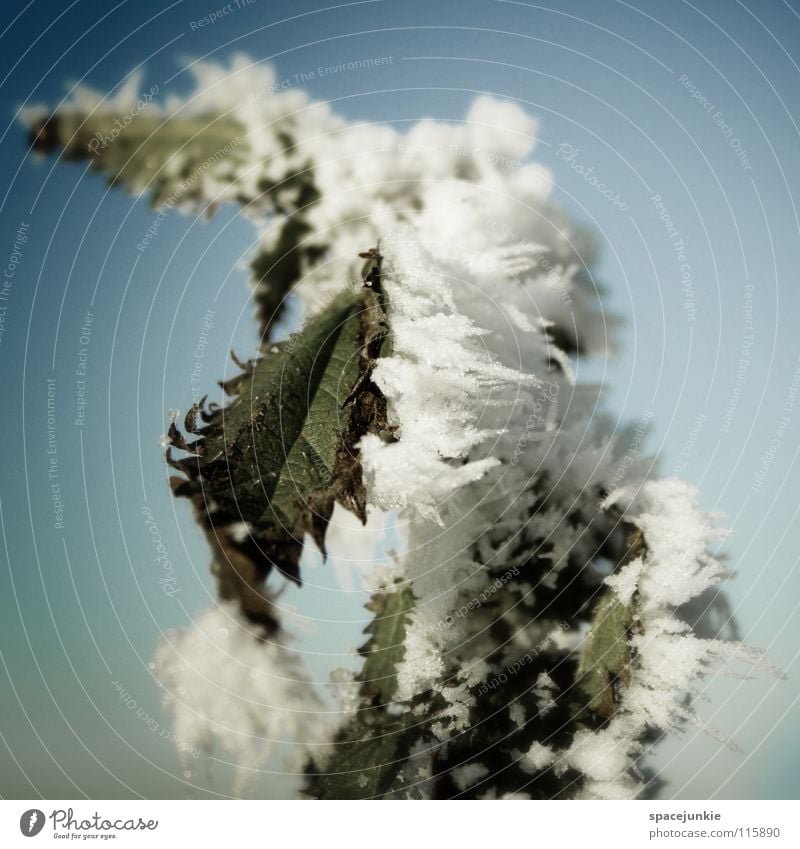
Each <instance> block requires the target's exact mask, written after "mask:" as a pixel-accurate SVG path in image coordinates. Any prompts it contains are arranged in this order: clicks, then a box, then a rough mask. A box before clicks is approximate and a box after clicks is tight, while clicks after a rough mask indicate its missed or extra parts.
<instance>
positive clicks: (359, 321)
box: [168, 289, 385, 618]
mask: <svg viewBox="0 0 800 849" xmlns="http://www.w3.org/2000/svg"><path fill="white" fill-rule="evenodd" d="M381 327H383V312H382V310H381V308H380V306H379V305H378V303H377V301H376V298H375V296H374V294H373V293H372V292H371V291H370V290H368V289H361V290H358V291H346V292H343V293H341V294H340V295H339V296H337V297H336V298H335V299H334V300H333V301H332V302H331V303H330V304H329V305H328V307H327V308H326V309H325V310H324V311H323V312H322V313H320V314H319V315H317V316H315V317H314V318H312V319H311V320H309V321H308V323H307V324H306V325H305V327H303V329H302V330H301V331H300V332H298V333H296V334H294V335H293V336H292V337H291V338H290V339H289V340H287V341H285V342H281V343H278V344H276V345H274V346H272V348H271V349H270V350H269V352H268V353H267V354H266V355H265V356H263V357H261V358H259V359H257V360H255V361H252V362H249V363H247V364H246V365H244V366H243V372H242V373H241V374H240V375H238V376H237V377H235V378H234V379H233V380H231V381H228V383H226V384H225V388H226V391H228V392H229V393H231V394H235V396H236V397H235V398H234V400H232V401H231V402H230V403H229V404H228V405H227V406H226V407H224V408H219V407H216V408H212V409H211V410H210V411H209V412H206V411H204V410H201V409H200V408H197V407H195V408H192V410H190V411H189V414H188V415H187V416H186V421H185V427H186V430H187V431H189V432H190V433H192V434H196V435H197V436H198V437H199V438H198V439H197V440H195V441H193V442H188V441H187V440H186V438H185V437H184V436H183V434H181V433H180V432H179V431H178V429H177V428H176V427H175V426H174V425H172V427H171V428H170V432H169V437H170V441H171V444H172V445H173V446H175V447H177V448H179V449H182V450H185V451H188V452H189V453H190V455H191V456H189V457H185V458H183V459H177V460H176V459H174V458H173V457H172V453H171V451H169V452H168V459H169V462H170V463H171V465H173V466H174V467H175V468H177V469H179V470H180V471H182V472H183V473H184V475H185V477H183V478H173V489H174V491H175V493H176V494H177V495H183V496H187V497H190V498H191V499H192V500H193V502H194V504H195V507H196V510H197V514H198V517H199V518H200V519H201V521H202V522H203V523H204V525H205V526H206V529H207V531H208V532H209V536H210V537H213V538H214V540H215V541H216V542H217V543H218V544H219V545H220V546H221V549H222V551H221V553H222V554H224V555H225V556H224V557H223V558H220V557H217V572H218V577H219V580H220V589H221V594H222V595H223V597H235V598H239V599H240V601H242V603H243V607H244V609H245V612H246V613H248V614H250V615H251V618H258V615H257V614H258V609H259V604H258V598H257V596H258V587H259V586H260V585H261V584H263V581H264V580H265V579H266V577H267V576H268V575H269V573H270V571H271V570H272V569H273V567H274V568H277V569H278V570H279V571H280V572H282V573H283V574H284V575H286V576H288V577H290V578H292V579H293V580H295V581H297V582H298V583H299V582H300V575H299V566H298V563H299V560H300V556H301V554H302V549H303V537H304V535H305V534H306V533H310V534H312V535H313V537H314V539H315V540H316V542H317V544H318V546H319V548H320V549H321V550H322V551H323V552H324V537H325V530H326V528H327V524H328V521H329V519H330V515H331V513H332V511H333V507H334V504H335V503H336V502H337V501H338V502H339V503H341V504H342V505H343V506H345V507H346V508H347V509H349V510H352V511H353V512H354V513H355V514H356V515H358V516H359V517H360V518H361V519H362V521H363V520H365V519H366V504H365V493H364V484H363V481H362V477H361V466H360V463H359V458H358V449H357V444H358V442H359V440H360V439H361V437H362V436H363V435H364V433H366V432H367V431H368V430H370V429H379V428H380V427H381V425H382V422H383V420H384V418H385V406H384V402H383V398H382V396H381V395H380V392H379V391H378V390H377V388H376V387H375V386H374V385H373V384H372V382H371V381H370V380H369V373H370V370H371V367H372V364H373V360H374V356H376V355H377V348H376V344H375V342H374V340H375V339H376V338H377V339H378V340H380V332H379V329H380V328H381ZM376 334H377V335H376ZM198 417H199V418H200V419H202V421H203V422H204V423H203V425H202V426H199V427H198V426H197V420H198ZM220 540H221V542H220ZM231 555H232V556H231ZM221 561H222V562H221ZM227 561H234V562H233V563H229V562H227ZM242 561H244V563H245V564H249V566H247V567H246V568H244V569H243V568H242ZM254 596H255V597H254Z"/></svg>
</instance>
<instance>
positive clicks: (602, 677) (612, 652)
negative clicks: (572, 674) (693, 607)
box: [577, 529, 645, 719]
mask: <svg viewBox="0 0 800 849" xmlns="http://www.w3.org/2000/svg"><path fill="white" fill-rule="evenodd" d="M644 552H645V543H644V537H643V535H642V533H641V531H639V530H638V529H633V530H631V531H630V532H629V534H628V539H627V550H626V553H625V556H624V557H623V558H622V560H621V562H620V565H621V566H622V565H624V564H625V563H628V562H630V561H631V560H633V559H635V558H636V557H640V556H642V554H643V553H644ZM635 614H636V602H635V595H634V598H632V599H631V601H629V602H628V603H626V604H623V602H621V601H620V599H619V597H618V596H617V594H616V593H615V592H614V591H613V590H605V591H604V592H603V593H602V594H601V595H600V597H599V598H598V600H597V601H596V602H595V604H594V606H593V607H592V613H591V622H592V624H591V628H590V630H589V633H588V634H587V636H586V640H585V641H584V644H583V650H582V652H581V658H580V662H579V663H578V670H577V679H578V689H579V691H580V692H581V694H582V695H583V696H584V698H585V699H586V703H587V706H588V707H589V708H590V710H592V711H594V712H595V713H596V714H598V715H599V716H600V717H602V718H603V719H610V718H611V717H612V716H613V715H614V714H615V713H616V710H617V706H618V704H619V699H620V693H621V689H622V688H623V687H627V686H629V684H630V664H631V660H632V657H631V647H630V638H631V632H632V629H633V628H634V627H636V625H637V620H636V615H635Z"/></svg>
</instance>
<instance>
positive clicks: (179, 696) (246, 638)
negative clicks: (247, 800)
mask: <svg viewBox="0 0 800 849" xmlns="http://www.w3.org/2000/svg"><path fill="white" fill-rule="evenodd" d="M154 662H155V666H156V676H157V677H158V679H159V681H160V682H161V683H162V685H163V687H164V692H165V694H166V695H165V704H166V706H167V707H168V708H169V709H170V710H171V712H172V713H173V715H174V731H175V736H176V738H177V739H178V740H179V741H180V745H181V747H183V748H185V747H192V748H194V749H197V750H201V751H206V752H210V751H212V750H213V749H214V748H215V746H219V747H220V748H221V749H222V750H224V751H226V752H227V753H229V754H230V755H232V756H233V758H234V760H235V762H236V764H237V765H238V766H239V773H238V776H237V780H236V784H235V786H234V792H235V793H236V794H237V795H240V794H241V792H242V791H243V790H244V789H245V786H246V784H247V778H248V775H249V774H250V772H251V771H252V770H254V769H256V768H257V767H258V766H259V764H260V763H262V762H263V760H264V759H265V758H266V757H268V755H269V754H270V753H271V752H272V751H273V750H274V749H275V747H276V746H278V745H280V744H289V745H292V746H295V747H299V750H300V751H301V752H302V751H304V750H306V749H307V748H310V750H311V751H312V753H313V751H314V748H315V747H316V746H319V745H320V744H322V743H324V741H325V739H326V735H327V733H328V729H327V727H326V725H325V723H323V721H322V720H321V719H320V715H319V711H320V709H321V706H322V702H321V700H320V699H319V697H318V695H317V694H316V692H315V691H314V689H313V685H312V683H311V682H310V680H309V677H308V674H307V672H306V671H305V669H304V667H303V664H302V663H301V661H300V660H299V659H298V657H297V655H295V654H294V653H293V652H291V651H290V650H289V649H288V648H286V646H285V645H283V644H282V643H281V642H278V641H275V640H274V639H273V640H267V641H264V640H261V639H259V636H258V630H257V629H256V628H255V627H254V626H253V625H251V624H249V623H248V622H247V621H246V620H244V619H243V617H242V616H241V614H240V613H239V612H238V607H237V606H236V605H234V604H227V605H219V606H218V607H213V608H210V609H208V610H205V611H203V612H202V613H200V614H199V615H198V616H197V617H196V618H195V620H194V622H193V623H192V625H191V626H189V627H188V628H186V629H184V630H182V631H179V632H175V633H172V634H170V635H168V636H167V638H166V639H165V640H164V641H163V642H162V644H161V645H160V646H159V647H158V649H157V651H156V654H155V657H154ZM297 750H298V749H296V751H297Z"/></svg>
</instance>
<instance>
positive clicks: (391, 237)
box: [26, 57, 774, 799]
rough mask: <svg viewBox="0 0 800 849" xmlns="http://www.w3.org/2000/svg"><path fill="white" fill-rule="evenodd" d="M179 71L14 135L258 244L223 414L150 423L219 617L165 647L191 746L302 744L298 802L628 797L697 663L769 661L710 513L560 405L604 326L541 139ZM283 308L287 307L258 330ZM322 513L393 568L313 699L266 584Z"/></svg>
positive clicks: (504, 123) (258, 754)
mask: <svg viewBox="0 0 800 849" xmlns="http://www.w3.org/2000/svg"><path fill="white" fill-rule="evenodd" d="M192 69H193V72H194V74H195V76H196V79H197V88H196V91H195V93H194V94H193V95H192V96H190V97H188V98H186V99H184V100H167V101H166V103H165V104H163V105H159V104H156V103H155V102H153V101H152V99H150V100H148V101H146V102H142V101H139V102H138V103H137V102H136V90H137V86H138V80H136V79H133V80H132V81H131V82H129V83H127V84H126V85H125V86H124V87H123V89H122V90H121V91H120V93H119V94H118V95H116V96H115V97H114V98H113V99H109V98H106V97H102V96H100V95H98V94H96V93H93V92H91V91H89V90H86V89H83V88H81V89H77V90H76V91H74V93H73V95H72V97H71V99H70V100H69V101H68V102H66V103H65V104H64V105H62V106H61V107H60V108H59V109H58V110H57V111H56V113H55V114H53V115H49V116H47V115H46V113H41V112H38V113H35V112H29V113H28V114H27V115H26V120H27V121H28V123H29V126H30V127H31V133H32V143H33V146H34V148H35V149H38V150H42V151H45V152H47V151H52V150H56V149H60V150H61V156H62V157H63V158H65V159H88V160H89V161H90V162H91V165H92V167H93V168H95V169H97V170H99V171H102V172H104V173H106V174H108V175H109V177H110V180H111V182H112V183H113V184H115V185H120V186H123V187H125V188H127V189H128V190H129V191H132V192H134V193H137V194H141V193H149V194H150V195H151V196H152V198H153V203H154V205H155V206H156V207H157V208H159V209H160V210H161V211H162V213H164V214H165V212H166V211H167V210H168V209H170V208H172V207H176V208H180V209H184V210H187V211H191V212H196V211H198V210H207V209H208V208H211V209H213V208H215V207H216V206H217V205H219V204H222V203H236V204H240V205H241V207H242V209H243V211H244V213H245V214H246V215H248V216H249V217H251V218H252V219H253V220H254V221H255V222H256V223H257V224H258V226H259V227H260V231H261V235H260V242H259V246H258V248H257V250H255V252H254V254H253V256H252V259H251V268H252V272H253V290H252V296H253V301H254V303H255V305H256V310H257V319H258V321H259V323H260V328H261V339H262V344H261V349H260V352H259V354H258V356H257V357H255V358H254V359H252V360H250V361H249V362H246V363H238V365H239V367H240V373H239V374H238V375H237V376H236V377H235V378H234V379H232V380H229V381H227V382H226V383H225V384H224V388H225V391H226V392H227V394H228V395H229V396H230V400H229V402H228V403H227V404H226V405H225V406H216V405H209V406H208V407H206V406H205V405H204V404H199V405H195V406H193V407H192V408H191V410H190V411H189V413H188V415H187V416H186V418H185V421H184V422H183V426H182V428H179V427H178V426H176V424H175V423H172V424H171V426H170V429H169V432H168V435H167V439H168V442H169V448H168V450H167V461H168V463H169V464H170V466H172V467H173V469H174V470H175V471H176V472H177V474H175V475H174V476H173V477H172V478H171V484H172V488H173V491H174V493H175V495H176V496H179V497H185V498H188V499H191V501H192V503H193V505H194V510H195V514H196V517H197V520H198V521H199V523H200V524H201V525H202V527H203V528H204V530H205V533H206V536H207V538H208V542H209V544H210V546H211V548H212V551H213V562H212V567H211V568H212V571H213V574H214V575H215V577H216V581H217V585H218V588H219V599H220V601H219V604H218V606H216V607H214V608H213V609H211V610H208V611H206V612H203V613H200V614H199V615H198V616H197V617H196V618H195V620H194V622H193V624H192V626H191V627H190V628H188V629H187V630H185V631H183V632H178V633H172V634H170V635H169V636H168V637H167V638H166V639H165V641H164V643H163V644H162V646H161V647H160V648H159V649H158V651H157V654H156V667H157V670H158V675H159V678H160V681H161V682H162V684H163V686H164V691H165V693H167V694H168V695H167V704H168V705H169V707H170V708H171V710H172V711H173V713H174V721H175V736H176V738H177V739H178V740H180V741H181V746H182V748H184V749H186V748H187V747H195V748H200V749H205V750H211V749H214V748H221V749H227V750H228V751H229V754H230V755H232V756H233V757H234V759H235V760H236V762H238V763H239V764H241V765H242V770H241V772H242V776H246V775H247V774H250V773H251V772H252V771H253V768H254V767H257V766H258V765H259V764H260V763H261V759H262V758H263V757H264V756H265V753H266V751H267V750H268V749H269V748H270V746H274V745H275V744H276V743H281V742H283V743H287V742H288V743H293V744H294V750H295V751H301V752H302V753H303V754H302V759H303V767H302V770H301V771H302V773H303V775H304V781H303V787H302V790H301V793H302V795H304V796H308V797H315V798H375V797H392V798H451V797H456V796H458V797H479V798H489V799H491V798H508V797H522V798H527V797H530V798H539V799H549V798H554V797H558V798H576V797H577V798H596V797H600V798H620V797H622V798H629V797H634V796H637V795H641V794H643V793H646V792H651V791H652V789H653V785H654V783H653V782H648V778H647V774H646V772H645V771H644V770H643V767H642V764H641V760H642V756H643V754H645V753H646V751H647V750H649V748H650V746H651V745H652V743H653V741H655V740H656V739H657V738H658V737H660V736H661V735H662V734H663V733H665V732H668V731H671V730H673V729H676V728H679V727H681V726H683V725H684V724H686V723H690V724H693V725H698V726H703V727H705V726H704V725H703V723H702V722H701V720H700V719H699V718H698V717H697V716H696V714H695V711H694V709H693V707H692V696H693V695H695V694H697V693H699V692H700V687H701V678H702V676H703V675H704V673H706V672H707V671H709V669H711V668H712V667H713V668H715V669H719V670H720V671H725V667H727V666H729V665H730V663H731V662H732V661H739V662H741V663H743V664H744V667H745V668H746V669H752V668H753V667H756V666H761V667H766V664H765V662H764V661H763V658H762V657H761V655H760V654H759V653H758V652H756V651H754V650H751V649H746V648H745V647H743V646H742V645H741V644H740V643H738V642H733V641H728V640H727V639H725V637H727V636H730V628H731V623H730V619H729V618H728V617H727V615H726V613H725V608H724V605H722V604H720V601H719V600H720V596H719V588H718V585H719V583H720V581H721V579H722V578H723V567H722V566H721V565H720V563H719V562H718V561H717V560H716V559H715V557H714V556H713V555H712V553H711V552H710V549H711V548H713V547H715V546H717V545H718V541H719V539H720V537H721V536H722V533H721V532H720V531H719V530H718V529H717V528H716V527H715V525H714V521H713V520H714V517H710V516H708V515H705V514H703V513H701V512H699V511H698V509H697V508H696V506H695V498H696V493H695V491H694V489H693V488H692V487H691V486H689V485H688V484H686V483H682V482H680V481H678V480H675V479H668V480H655V479H650V477H649V471H650V469H651V467H652V463H651V462H650V461H645V460H643V459H642V458H640V457H639V456H637V452H636V451H635V450H631V449H630V444H631V440H632V436H631V433H630V432H622V433H616V434H615V433H614V430H613V427H612V424H611V421H610V419H609V418H608V417H607V416H605V415H603V414H602V413H601V411H600V409H599V406H598V397H597V392H596V390H595V389H594V388H593V387H589V386H581V385H576V382H575V379H574V371H573V365H574V362H575V358H577V357H578V356H590V355H598V354H599V355H602V354H603V353H604V352H605V350H606V346H607V341H608V337H609V333H610V322H609V320H608V319H607V317H606V316H605V315H604V313H603V311H602V308H601V304H600V302H599V300H598V289H597V288H596V287H595V286H594V285H593V281H592V278H591V276H590V273H589V268H590V266H591V263H592V244H591V240H590V239H588V238H587V237H586V235H585V234H584V233H582V232H581V231H580V229H578V228H576V227H575V226H574V225H573V224H572V223H571V222H570V221H569V220H568V218H567V217H566V216H565V215H564V214H562V213H561V212H559V211H558V210H557V209H554V208H553V207H552V206H551V205H550V204H549V202H548V195H549V194H550V192H551V188H552V184H551V180H550V176H549V173H548V171H547V170H546V169H545V168H543V167H540V166H538V165H535V164H524V165H523V164H521V160H523V158H525V157H527V156H528V154H529V153H530V151H531V149H532V147H533V144H534V135H535V129H536V125H535V122H534V121H533V120H532V119H531V118H530V117H529V116H527V115H526V114H525V113H524V112H523V111H522V110H521V109H520V108H519V107H518V106H517V105H515V104H513V103H510V102H505V101H501V100H497V99H494V98H491V97H487V96H480V97H478V98H477V99H476V100H475V101H474V103H473V104H472V106H471V108H470V109H469V112H468V113H467V116H466V118H465V120H464V121H463V122H460V123H444V122H438V121H432V120H422V121H419V122H418V123H416V124H414V125H413V126H411V127H410V128H408V129H407V131H406V132H405V133H404V134H401V133H399V132H397V131H396V130H395V129H393V128H391V127H388V126H383V125H374V124H353V123H348V122H346V121H345V120H343V119H342V118H340V117H337V116H336V115H334V114H332V112H331V111H330V109H329V108H328V106H327V105H325V104H323V103H318V102H313V101H312V100H310V99H309V98H308V97H307V96H306V95H305V94H304V93H302V92H301V91H298V90H291V89H290V90H287V91H284V92H280V93H273V92H274V91H275V82H276V79H275V75H274V73H273V72H272V70H271V69H270V68H268V67H265V66H264V65H263V64H253V63H251V62H250V61H249V60H247V59H246V58H244V57H237V58H236V59H235V60H234V62H233V65H232V67H230V68H225V67H221V66H219V65H216V64H213V63H210V62H198V63H195V64H193V65H192ZM265 92H269V93H270V94H269V96H266V95H265V94H264V93H265ZM114 128H117V129H118V132H116V133H112V131H113V129H114ZM162 213H160V215H161V214H162ZM159 220H160V219H159ZM151 235H152V234H151ZM288 299H294V300H295V301H296V302H298V303H300V304H302V315H303V318H302V322H301V323H300V325H299V327H297V328H296V331H295V332H294V333H292V334H291V335H290V336H289V338H288V339H287V338H283V339H278V338H277V335H276V329H275V328H276V325H278V326H280V325H279V324H278V322H279V320H280V319H281V318H282V317H283V316H284V314H285V305H286V303H287V300H288ZM341 511H349V512H350V513H352V514H353V515H354V516H356V517H357V518H358V519H359V520H360V521H361V522H362V523H366V524H367V526H368V527H369V526H370V525H374V527H375V528H376V533H380V529H381V528H383V527H384V526H385V517H386V515H387V514H389V515H391V516H393V517H394V519H395V523H396V525H397V527H398V528H401V529H402V530H403V533H404V550H403V553H402V554H401V555H400V556H399V557H398V558H397V563H396V565H395V567H394V568H392V569H391V570H388V569H386V568H383V569H376V570H375V574H374V576H373V580H374V581H375V586H376V589H375V591H374V593H373V595H372V597H371V598H370V600H369V602H368V605H367V608H368V610H369V611H371V612H372V614H374V618H373V619H372V621H371V624H370V625H369V626H368V628H367V629H366V633H367V639H366V642H365V643H364V645H363V646H362V647H361V648H360V654H361V655H362V656H363V664H362V666H361V669H360V672H358V674H356V675H353V674H348V673H346V672H344V671H342V670H333V671H332V681H333V687H334V689H335V690H336V691H337V692H338V694H339V699H338V702H337V705H338V707H337V708H336V709H332V707H331V705H330V704H329V703H327V702H326V697H325V695H324V694H323V693H321V692H319V691H318V689H317V687H316V686H315V685H314V684H313V683H312V681H311V677H310V675H309V673H308V672H307V671H306V670H305V668H304V664H303V662H302V658H301V656H300V654H298V653H297V652H296V651H295V650H294V649H293V648H292V646H291V640H290V638H289V636H288V634H287V632H286V630H285V628H284V627H283V626H282V622H281V618H282V617H281V607H280V604H279V603H278V595H279V593H280V589H281V587H280V585H281V583H284V582H286V581H293V582H296V583H298V584H299V583H300V581H301V572H300V564H301V560H302V555H303V551H304V548H306V547H308V546H316V547H317V548H318V549H319V550H320V551H321V552H323V553H324V552H325V550H326V533H327V530H328V528H329V523H330V521H331V518H332V516H333V514H334V513H336V514H337V515H342V512H341ZM337 539H338V540H339V542H338V543H337V544H340V545H341V544H342V539H344V543H343V544H344V545H347V539H346V537H343V535H341V534H340V535H338V537H337ZM692 603H693V606H692ZM687 605H689V606H688V607H687ZM342 648H344V646H343V647H342ZM773 671H774V670H773ZM730 674H737V673H733V672H731V673H730ZM242 789H243V785H242V786H240V787H239V788H238V790H242Z"/></svg>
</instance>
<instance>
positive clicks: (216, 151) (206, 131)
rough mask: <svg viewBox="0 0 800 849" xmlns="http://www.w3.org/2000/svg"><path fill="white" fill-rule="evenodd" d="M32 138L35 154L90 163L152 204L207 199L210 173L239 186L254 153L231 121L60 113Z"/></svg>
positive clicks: (33, 131) (32, 130)
mask: <svg viewBox="0 0 800 849" xmlns="http://www.w3.org/2000/svg"><path fill="white" fill-rule="evenodd" d="M30 135H31V143H32V145H33V148H34V150H37V151H41V152H44V153H52V152H54V151H55V150H57V149H59V148H62V149H63V154H62V156H63V158H64V159H67V160H86V159H88V160H89V161H90V162H91V167H92V169H93V170H95V171H100V172H102V173H105V174H107V175H108V177H109V181H110V183H111V184H112V185H121V186H124V187H125V188H127V189H128V190H130V191H131V192H134V193H136V194H139V193H141V192H144V191H148V192H150V193H151V194H152V198H153V205H154V206H161V205H165V204H166V205H169V206H175V205H178V204H180V203H181V202H185V201H198V200H202V199H203V198H204V181H205V178H206V176H207V175H209V174H212V173H213V175H214V180H215V182H216V183H217V185H218V184H219V181H225V180H227V181H228V182H230V183H234V182H235V181H236V178H237V175H238V171H239V169H240V167H241V163H242V162H243V161H244V160H245V158H246V157H247V155H248V150H249V145H248V143H247V140H246V137H245V130H244V127H243V126H242V125H241V124H240V123H239V122H238V121H236V120H235V119H233V118H231V117H229V116H224V117H223V116H213V115H210V116H203V117H199V118H182V117H179V116H165V115H162V114H152V113H141V112H140V113H139V114H138V115H135V116H133V117H131V115H130V113H129V114H127V115H117V114H114V113H110V112H100V111H96V112H94V113H93V114H88V115H87V114H83V113H80V112H75V111H61V112H58V113H56V114H54V115H51V116H50V117H49V118H47V119H45V120H43V121H39V122H37V123H35V124H34V125H33V126H32V127H31V128H30Z"/></svg>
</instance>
